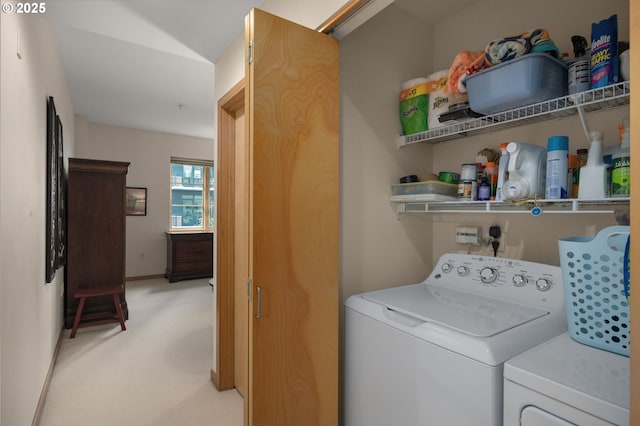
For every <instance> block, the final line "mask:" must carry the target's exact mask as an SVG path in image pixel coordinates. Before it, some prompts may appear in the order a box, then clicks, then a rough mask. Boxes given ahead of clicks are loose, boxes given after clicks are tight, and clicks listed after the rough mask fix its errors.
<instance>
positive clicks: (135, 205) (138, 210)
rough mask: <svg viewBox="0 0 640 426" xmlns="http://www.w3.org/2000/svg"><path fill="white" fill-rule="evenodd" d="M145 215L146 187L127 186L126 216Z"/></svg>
mask: <svg viewBox="0 0 640 426" xmlns="http://www.w3.org/2000/svg"><path fill="white" fill-rule="evenodd" d="M146 215H147V188H134V187H127V216H146Z"/></svg>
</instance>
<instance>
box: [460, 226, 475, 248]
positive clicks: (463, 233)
mask: <svg viewBox="0 0 640 426" xmlns="http://www.w3.org/2000/svg"><path fill="white" fill-rule="evenodd" d="M456 243H459V244H476V245H478V244H480V228H479V227H477V226H458V227H457V228H456Z"/></svg>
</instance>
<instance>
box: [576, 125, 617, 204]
mask: <svg viewBox="0 0 640 426" xmlns="http://www.w3.org/2000/svg"><path fill="white" fill-rule="evenodd" d="M589 138H590V139H591V144H590V145H589V158H588V159H587V165H586V166H583V167H581V168H580V187H579V188H578V198H579V199H587V200H601V199H603V198H606V197H607V195H608V192H609V191H608V190H607V165H606V164H605V163H604V162H603V161H602V133H601V132H598V131H595V130H594V131H592V132H591V133H589Z"/></svg>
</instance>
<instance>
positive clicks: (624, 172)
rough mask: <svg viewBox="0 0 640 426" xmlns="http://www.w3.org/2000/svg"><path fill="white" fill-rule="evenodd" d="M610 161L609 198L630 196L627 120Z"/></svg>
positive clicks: (629, 153) (629, 156)
mask: <svg viewBox="0 0 640 426" xmlns="http://www.w3.org/2000/svg"><path fill="white" fill-rule="evenodd" d="M611 161H612V169H611V196H612V197H616V198H617V197H629V196H631V147H630V144H629V119H628V118H625V119H624V121H623V124H622V139H621V140H620V149H618V150H617V151H616V152H615V153H614V154H613V155H612V156H611Z"/></svg>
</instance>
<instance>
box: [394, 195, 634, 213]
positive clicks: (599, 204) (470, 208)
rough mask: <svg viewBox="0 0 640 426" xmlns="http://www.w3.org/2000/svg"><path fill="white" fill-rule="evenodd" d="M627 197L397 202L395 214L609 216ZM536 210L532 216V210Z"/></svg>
mask: <svg viewBox="0 0 640 426" xmlns="http://www.w3.org/2000/svg"><path fill="white" fill-rule="evenodd" d="M629 203H630V198H605V199H598V200H582V199H581V200H578V199H566V200H544V199H542V200H526V201H523V202H520V203H509V202H503V201H435V202H431V201H425V202H419V201H411V202H405V203H397V212H398V213H465V212H469V213H527V214H533V215H534V216H537V215H540V214H543V213H589V214H611V213H615V212H616V211H617V210H625V209H628V208H629ZM536 207H537V208H539V210H538V212H537V214H535V210H534V208H536Z"/></svg>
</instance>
